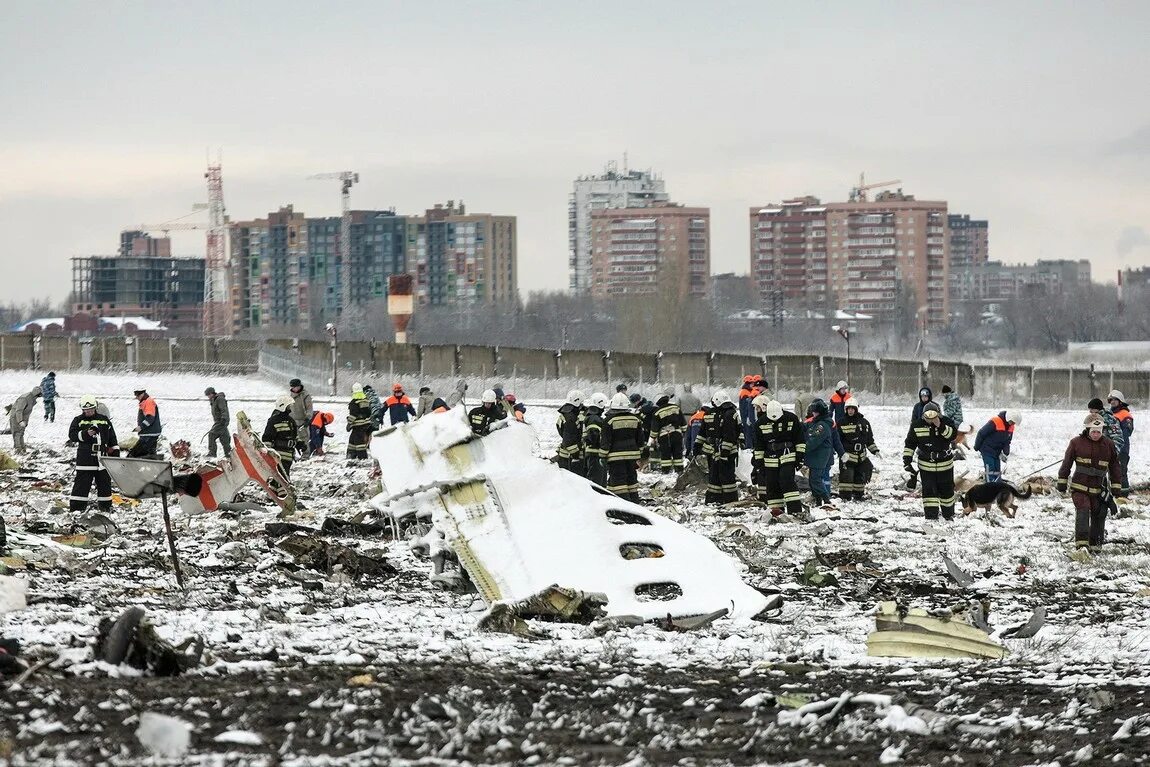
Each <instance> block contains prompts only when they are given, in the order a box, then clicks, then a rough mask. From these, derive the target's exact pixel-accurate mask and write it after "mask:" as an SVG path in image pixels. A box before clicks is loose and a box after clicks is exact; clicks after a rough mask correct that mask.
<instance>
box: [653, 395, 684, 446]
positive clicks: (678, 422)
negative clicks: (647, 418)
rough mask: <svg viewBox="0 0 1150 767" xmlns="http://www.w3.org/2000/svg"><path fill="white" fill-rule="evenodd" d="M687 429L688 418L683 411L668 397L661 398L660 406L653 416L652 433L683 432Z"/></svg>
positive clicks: (661, 434) (658, 435) (659, 435)
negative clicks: (684, 416)
mask: <svg viewBox="0 0 1150 767" xmlns="http://www.w3.org/2000/svg"><path fill="white" fill-rule="evenodd" d="M686 430H687V420H686V419H685V418H683V411H682V410H680V409H679V406H678V405H676V404H675V403H674V402H671V401H670V400H669V399H668V398H667V397H662V398H660V399H659V403H658V408H657V409H656V410H655V414H654V416H652V418H651V434H653V435H654V436H656V437H661V436H664V435H670V434H672V433H675V432H678V433H680V434H682V433H683V432H684V431H686Z"/></svg>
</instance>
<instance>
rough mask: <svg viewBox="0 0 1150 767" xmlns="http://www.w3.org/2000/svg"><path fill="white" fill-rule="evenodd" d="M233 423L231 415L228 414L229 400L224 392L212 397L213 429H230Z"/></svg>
mask: <svg viewBox="0 0 1150 767" xmlns="http://www.w3.org/2000/svg"><path fill="white" fill-rule="evenodd" d="M230 422H231V414H230V413H228V398H227V397H225V396H224V393H223V392H222V391H218V392H216V393H215V395H214V396H213V397H212V428H213V429H224V430H225V431H226V430H227V428H228V424H229V423H230Z"/></svg>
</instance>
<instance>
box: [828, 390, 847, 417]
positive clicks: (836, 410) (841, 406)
mask: <svg viewBox="0 0 1150 767" xmlns="http://www.w3.org/2000/svg"><path fill="white" fill-rule="evenodd" d="M849 396H851V394H850V392H849V391H848V392H847V393H846V396H843V395H842V394H839V393H838V392H837V391H836V392H835V393H834V394H832V395H831V398H830V404H831V420H832V421H834V422H835V423H836V424H839V423H842V422H843V416H845V415H846V414H847V397H849Z"/></svg>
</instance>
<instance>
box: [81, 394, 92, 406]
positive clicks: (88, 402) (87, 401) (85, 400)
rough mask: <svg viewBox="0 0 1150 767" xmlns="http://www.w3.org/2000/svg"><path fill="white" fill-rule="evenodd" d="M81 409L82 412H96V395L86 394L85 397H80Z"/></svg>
mask: <svg viewBox="0 0 1150 767" xmlns="http://www.w3.org/2000/svg"><path fill="white" fill-rule="evenodd" d="M80 409H81V410H95V409H96V395H95V394H85V395H84V396H82V397H80Z"/></svg>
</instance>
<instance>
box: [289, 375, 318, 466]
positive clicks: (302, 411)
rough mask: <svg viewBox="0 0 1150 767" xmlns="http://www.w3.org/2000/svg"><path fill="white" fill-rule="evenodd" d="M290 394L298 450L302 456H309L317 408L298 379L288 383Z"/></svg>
mask: <svg viewBox="0 0 1150 767" xmlns="http://www.w3.org/2000/svg"><path fill="white" fill-rule="evenodd" d="M288 393H289V395H290V397H291V409H290V413H289V414H290V415H291V418H292V420H293V421H295V426H296V448H297V449H298V450H299V453H300V455H301V456H304V455H307V446H308V442H309V441H310V438H311V434H310V431H311V419H312V417H313V416H314V415H315V406H314V404H313V403H312V401H311V393H310V392H309V391H308V390H307V389H305V388H304V386H303V381H301V380H299V379H298V378H293V379H291V381H289V382H288ZM293 455H294V454H293Z"/></svg>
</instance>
